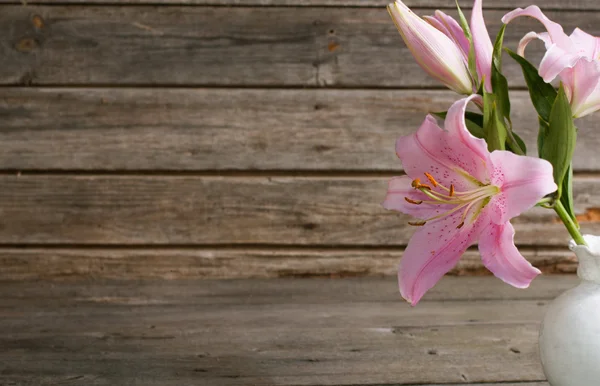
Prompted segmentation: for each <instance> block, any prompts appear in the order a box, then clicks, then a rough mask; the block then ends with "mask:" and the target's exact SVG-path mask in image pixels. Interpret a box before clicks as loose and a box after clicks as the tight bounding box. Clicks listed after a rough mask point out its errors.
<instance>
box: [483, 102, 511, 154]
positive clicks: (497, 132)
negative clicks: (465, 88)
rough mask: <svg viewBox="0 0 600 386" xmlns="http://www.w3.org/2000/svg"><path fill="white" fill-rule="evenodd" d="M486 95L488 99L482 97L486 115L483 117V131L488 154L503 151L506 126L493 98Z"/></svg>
mask: <svg viewBox="0 0 600 386" xmlns="http://www.w3.org/2000/svg"><path fill="white" fill-rule="evenodd" d="M486 95H489V97H488V98H485V97H484V105H485V111H486V113H487V114H485V115H484V122H485V124H484V131H485V132H486V133H487V136H486V142H487V145H488V150H489V151H490V152H492V151H494V150H505V149H506V125H505V124H504V119H503V118H502V117H501V116H500V112H499V111H498V108H497V105H496V102H495V100H494V96H493V95H492V94H487V93H486ZM486 99H487V101H486ZM486 117H487V120H486Z"/></svg>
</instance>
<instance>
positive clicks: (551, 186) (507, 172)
mask: <svg viewBox="0 0 600 386" xmlns="http://www.w3.org/2000/svg"><path fill="white" fill-rule="evenodd" d="M490 158H491V160H492V164H493V165H494V171H493V173H492V184H494V185H496V186H498V187H499V188H500V190H501V191H500V193H499V194H497V195H495V196H494V198H492V201H491V202H490V203H489V205H488V206H487V207H486V209H485V210H486V212H488V213H489V216H490V219H491V220H492V221H493V222H494V223H496V224H504V223H505V222H507V221H509V220H510V219H511V218H513V217H515V216H518V215H519V214H521V213H523V212H524V211H526V210H528V209H530V208H532V207H533V206H535V205H536V204H537V203H538V202H539V201H540V200H541V199H542V198H543V197H544V196H546V195H548V194H550V193H553V192H555V191H556V190H557V186H556V183H555V182H554V177H553V176H552V165H551V164H550V162H548V161H546V160H543V159H540V158H534V157H526V156H520V155H516V154H513V153H511V152H509V151H494V152H492V154H491V155H490Z"/></svg>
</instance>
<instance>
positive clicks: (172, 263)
mask: <svg viewBox="0 0 600 386" xmlns="http://www.w3.org/2000/svg"><path fill="white" fill-rule="evenodd" d="M521 253H522V254H523V255H524V256H525V258H527V259H528V260H529V261H530V262H531V263H532V264H533V265H534V266H536V267H538V268H540V269H541V270H542V272H545V273H574V272H575V271H576V270H577V260H576V257H575V255H574V254H573V253H571V252H569V251H567V249H566V248H565V249H563V250H561V249H557V250H544V249H541V250H540V249H533V250H531V249H527V248H525V249H524V248H521ZM401 257H402V249H401V248H397V249H395V248H391V249H389V250H379V249H362V250H361V249H358V250H357V249H335V250H331V249H318V248H317V249H292V248H288V249H283V248H273V249H264V248H263V249H261V248H241V249H227V248H225V249H216V248H192V249H172V248H143V249H138V248H133V249H129V248H124V249H111V248H102V249H97V248H94V249H85V248H60V249H57V248H52V249H48V248H0V266H1V267H2V269H1V270H0V281H1V280H14V281H21V280H52V281H60V280H70V279H72V278H88V279H98V278H105V279H106V278H109V279H129V280H131V279H168V280H171V279H183V278H186V279H197V278H212V279H216V278H223V279H228V278H269V277H351V276H386V275H395V274H396V269H397V266H398V262H399V261H400V258H401ZM451 273H452V274H455V275H485V274H489V272H488V271H487V269H486V268H484V266H483V264H482V263H481V257H480V256H479V253H478V252H476V251H468V252H467V253H465V255H464V256H463V257H462V258H461V260H460V262H459V264H458V265H457V267H456V268H455V269H454V270H452V272H451Z"/></svg>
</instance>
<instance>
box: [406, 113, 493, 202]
mask: <svg viewBox="0 0 600 386" xmlns="http://www.w3.org/2000/svg"><path fill="white" fill-rule="evenodd" d="M396 153H397V154H398V157H399V158H400V160H401V161H402V165H403V166H404V170H405V171H406V174H408V175H409V176H410V177H411V178H413V179H414V178H420V179H421V180H424V181H425V182H427V181H426V178H425V177H424V173H425V172H427V173H430V174H431V175H432V176H433V177H434V178H435V179H436V180H437V181H438V182H440V183H441V184H443V185H445V186H446V187H449V186H450V185H451V184H452V185H454V187H455V188H456V189H457V190H459V191H465V190H472V189H474V188H476V187H478V186H479V185H478V184H477V183H475V182H474V181H473V180H472V179H469V178H467V177H465V175H466V173H468V174H470V175H471V176H473V177H474V178H477V179H478V180H479V181H484V180H488V179H489V178H488V172H487V170H486V167H485V166H486V165H485V161H486V160H485V159H482V158H481V157H480V156H478V155H477V154H475V153H474V152H473V150H472V149H471V148H469V147H468V146H466V145H465V144H464V143H463V142H462V140H461V138H459V137H458V136H456V135H452V134H451V133H449V132H447V131H444V130H442V129H441V128H440V127H439V126H438V125H437V122H436V121H435V119H434V118H433V117H432V116H427V118H426V119H425V121H424V122H423V124H422V125H421V127H420V128H419V129H418V130H417V132H416V133H414V134H411V135H408V136H405V137H400V138H399V139H398V141H397V142H396ZM465 172H466V173H465Z"/></svg>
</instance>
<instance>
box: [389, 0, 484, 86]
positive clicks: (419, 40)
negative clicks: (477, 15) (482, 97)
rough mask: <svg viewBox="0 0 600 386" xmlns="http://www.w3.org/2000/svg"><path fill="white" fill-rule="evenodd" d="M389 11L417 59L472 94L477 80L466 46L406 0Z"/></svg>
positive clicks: (429, 70) (432, 72) (443, 79)
mask: <svg viewBox="0 0 600 386" xmlns="http://www.w3.org/2000/svg"><path fill="white" fill-rule="evenodd" d="M388 11H389V13H390V15H391V16H392V20H393V21H394V23H395V24H396V28H397V29H398V31H399V32H400V34H401V35H402V38H403V39H404V42H405V43H406V46H407V47H408V49H409V50H410V51H411V53H412V54H413V56H414V57H415V59H416V61H417V63H419V65H420V66H421V67H422V68H423V70H425V72H427V73H428V74H429V75H430V76H432V77H433V78H435V79H437V80H439V81H440V82H442V83H443V84H445V85H446V86H448V87H449V88H450V89H452V90H454V91H456V92H457V93H459V94H471V93H472V92H473V82H472V80H471V76H470V74H469V70H468V65H467V63H466V62H465V58H464V55H463V53H462V50H461V49H460V48H459V47H458V46H457V45H456V44H454V42H453V41H452V40H451V39H450V38H449V37H448V36H446V35H445V34H444V33H443V32H441V31H439V30H438V29H437V28H435V27H434V26H432V25H431V24H429V23H427V22H426V21H425V20H423V19H421V18H420V17H418V16H417V15H415V13H414V12H413V11H411V10H410V8H408V7H407V6H406V5H405V4H404V3H403V2H402V1H400V0H397V1H396V2H395V3H394V4H390V5H388Z"/></svg>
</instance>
